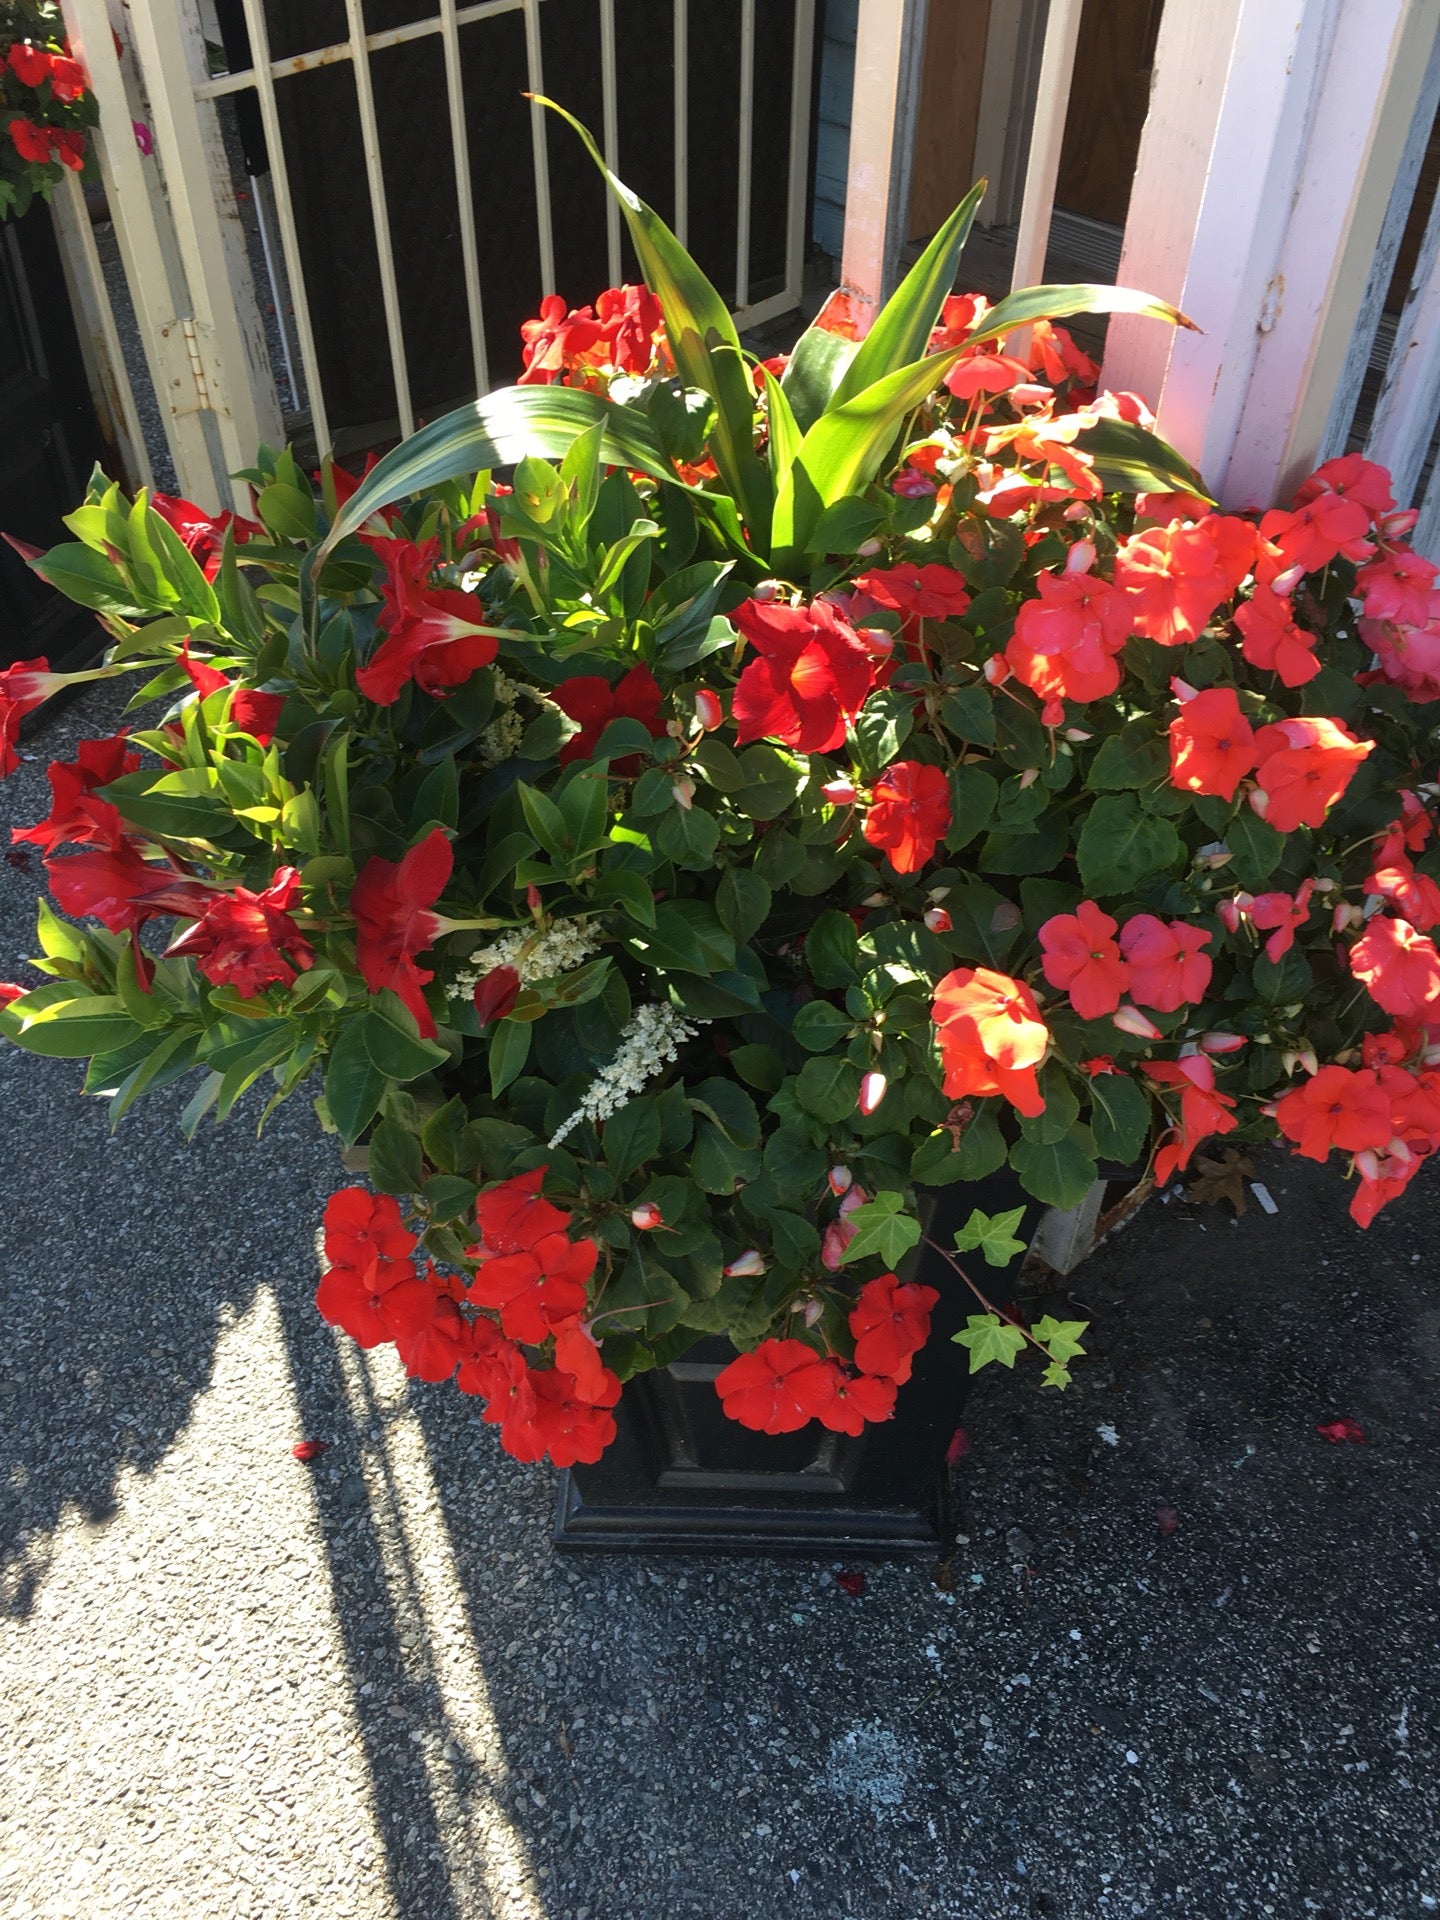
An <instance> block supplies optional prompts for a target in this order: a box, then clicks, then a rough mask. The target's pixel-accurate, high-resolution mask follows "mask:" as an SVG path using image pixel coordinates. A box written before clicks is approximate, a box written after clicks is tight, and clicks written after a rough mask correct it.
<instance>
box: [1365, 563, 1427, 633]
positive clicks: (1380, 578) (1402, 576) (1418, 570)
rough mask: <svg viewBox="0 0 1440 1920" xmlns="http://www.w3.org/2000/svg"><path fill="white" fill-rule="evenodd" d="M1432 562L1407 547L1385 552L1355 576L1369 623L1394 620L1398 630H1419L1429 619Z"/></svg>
mask: <svg viewBox="0 0 1440 1920" xmlns="http://www.w3.org/2000/svg"><path fill="white" fill-rule="evenodd" d="M1436 572H1437V568H1436V566H1435V563H1434V561H1433V560H1427V559H1425V558H1424V556H1423V555H1421V554H1418V553H1412V552H1411V550H1410V549H1409V547H1397V548H1395V549H1393V550H1392V549H1388V548H1387V549H1385V550H1383V551H1382V552H1380V553H1379V554H1377V555H1376V557H1375V558H1374V559H1373V560H1372V561H1371V562H1370V564H1369V565H1368V566H1365V567H1361V568H1360V570H1359V572H1358V573H1357V574H1356V575H1355V586H1356V590H1357V591H1358V592H1359V593H1361V594H1363V596H1364V599H1365V611H1366V613H1367V614H1368V616H1369V617H1370V619H1372V620H1394V621H1396V622H1397V623H1398V624H1399V625H1400V626H1406V627H1423V626H1424V625H1425V624H1426V623H1427V622H1428V621H1429V620H1430V619H1431V618H1432V616H1433V614H1434V613H1435V610H1436V605H1435V599H1434V594H1435V576H1436Z"/></svg>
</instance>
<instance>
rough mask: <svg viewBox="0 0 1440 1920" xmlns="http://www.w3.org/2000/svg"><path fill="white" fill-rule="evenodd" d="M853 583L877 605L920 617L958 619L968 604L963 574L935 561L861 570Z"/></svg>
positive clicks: (927, 618)
mask: <svg viewBox="0 0 1440 1920" xmlns="http://www.w3.org/2000/svg"><path fill="white" fill-rule="evenodd" d="M855 585H856V587H857V588H858V589H859V590H860V592H861V593H867V594H869V596H870V598H871V599H872V600H874V601H875V602H876V603H877V605H879V606H882V607H889V608H891V609H892V611H894V612H896V613H904V614H912V615H916V616H918V617H919V618H920V619H922V620H957V619H959V617H960V615H961V614H962V613H964V611H965V609H966V608H967V607H968V606H969V604H970V591H969V589H968V587H967V586H966V585H965V577H964V575H963V574H959V573H956V571H955V569H954V568H953V567H946V566H941V565H940V564H939V562H938V561H931V562H929V563H928V564H927V565H926V566H923V567H916V566H912V565H910V564H909V563H908V562H903V563H901V564H899V565H896V566H893V567H884V568H881V569H877V570H874V571H872V572H870V573H862V574H859V575H858V576H857V577H856V581H855Z"/></svg>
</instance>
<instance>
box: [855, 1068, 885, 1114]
mask: <svg viewBox="0 0 1440 1920" xmlns="http://www.w3.org/2000/svg"><path fill="white" fill-rule="evenodd" d="M889 1084H890V1083H889V1081H888V1080H887V1079H886V1078H885V1076H884V1074H883V1073H878V1072H871V1073H866V1074H862V1075H861V1078H860V1111H861V1113H863V1114H866V1115H869V1114H872V1113H874V1111H875V1109H876V1108H877V1107H878V1106H879V1104H880V1102H881V1101H882V1100H883V1099H884V1098H885V1089H886V1087H887V1086H889Z"/></svg>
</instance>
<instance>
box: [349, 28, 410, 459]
mask: <svg viewBox="0 0 1440 1920" xmlns="http://www.w3.org/2000/svg"><path fill="white" fill-rule="evenodd" d="M345 12H346V14H347V16H348V18H349V21H350V37H351V40H352V41H353V42H354V47H355V58H354V62H353V65H354V69H355V99H356V103H357V105H358V106H359V109H360V138H361V142H362V144H363V146H364V149H365V175H366V179H367V180H368V182H369V186H370V216H371V218H372V220H373V221H374V223H375V252H376V255H377V258H378V261H379V267H380V299H381V302H382V304H383V305H384V308H385V332H386V336H387V338H388V340H389V345H390V371H391V375H392V377H393V378H394V381H395V411H396V414H397V415H398V417H399V421H400V432H401V435H402V436H403V437H407V438H408V436H409V435H410V434H412V433H413V432H414V431H415V413H414V409H413V408H412V407H411V405H410V375H409V373H408V371H407V369H406V366H405V329H404V325H403V323H402V321H401V318H400V283H399V281H398V279H397V278H396V274H395V249H394V248H393V247H392V246H391V244H390V213H389V209H388V208H387V207H386V205H385V168H384V164H383V162H382V161H381V158H380V128H379V124H378V122H377V121H376V118H375V89H374V86H373V84H372V82H371V78H370V51H369V48H368V47H367V46H366V45H365V17H364V15H363V13H362V12H361V0H345Z"/></svg>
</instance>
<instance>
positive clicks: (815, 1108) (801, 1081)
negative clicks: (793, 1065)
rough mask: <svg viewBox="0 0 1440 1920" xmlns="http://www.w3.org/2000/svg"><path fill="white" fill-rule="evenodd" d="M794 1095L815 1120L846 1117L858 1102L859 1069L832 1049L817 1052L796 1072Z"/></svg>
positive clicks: (831, 1122)
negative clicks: (822, 1052) (825, 1051)
mask: <svg viewBox="0 0 1440 1920" xmlns="http://www.w3.org/2000/svg"><path fill="white" fill-rule="evenodd" d="M795 1098H796V1099H797V1100H798V1101H799V1102H800V1104H801V1106H802V1107H803V1108H804V1109H805V1111H806V1112H807V1113H813V1114H814V1116H815V1118H816V1119H817V1120H824V1121H826V1122H827V1123H828V1124H831V1125H833V1124H834V1123H835V1122H836V1121H839V1120H847V1119H848V1118H849V1117H850V1115H851V1114H853V1113H854V1112H856V1111H857V1109H858V1106H859V1101H860V1069H859V1068H858V1067H853V1066H851V1064H850V1062H849V1061H848V1060H843V1059H841V1058H839V1057H838V1056H837V1055H835V1054H833V1053H826V1054H820V1055H819V1056H818V1057H817V1058H815V1059H813V1060H807V1061H806V1062H805V1064H804V1066H803V1067H802V1068H801V1069H800V1071H799V1073H798V1074H797V1075H796V1076H795Z"/></svg>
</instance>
